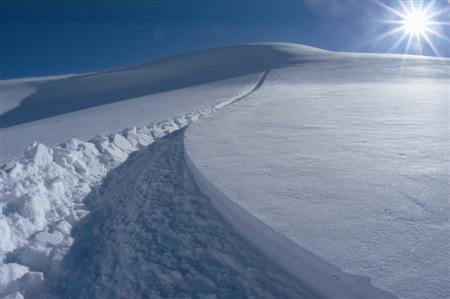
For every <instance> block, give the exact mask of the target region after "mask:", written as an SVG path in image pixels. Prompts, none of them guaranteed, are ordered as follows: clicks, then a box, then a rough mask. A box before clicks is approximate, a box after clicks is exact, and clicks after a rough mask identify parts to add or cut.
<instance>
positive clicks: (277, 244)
mask: <svg viewBox="0 0 450 299" xmlns="http://www.w3.org/2000/svg"><path fill="white" fill-rule="evenodd" d="M255 52H257V53H258V54H259V55H261V56H263V58H264V59H265V57H264V55H263V54H262V53H260V52H259V51H258V50H257V49H255ZM269 72H270V69H268V70H267V71H265V72H264V74H263V76H262V77H261V79H260V80H259V81H258V83H257V84H256V86H255V87H254V88H253V89H252V90H251V91H250V92H248V93H247V94H246V95H244V96H242V97H241V98H240V99H239V100H241V99H243V98H244V97H246V96H247V95H249V94H250V93H252V92H254V91H255V90H257V89H259V88H260V87H261V86H262V85H263V84H264V81H265V79H266V77H267V75H268V74H269ZM184 156H185V157H184V158H185V162H186V166H187V167H188V169H189V170H190V171H191V173H192V176H193V178H194V181H195V182H196V183H197V185H198V187H199V189H200V191H201V192H202V193H203V194H204V195H205V196H207V197H208V198H209V199H210V200H211V204H212V206H213V208H214V209H215V210H216V211H217V212H218V213H219V214H220V215H221V216H222V217H223V218H224V219H225V221H226V222H227V223H228V224H229V225H230V226H231V227H232V228H234V230H235V231H236V232H238V233H239V234H240V235H241V236H242V237H243V238H244V239H245V240H246V241H248V242H249V243H250V244H252V245H253V246H254V247H255V248H257V249H259V250H260V251H261V252H262V253H263V254H264V255H265V256H266V257H267V258H268V259H270V260H271V261H272V262H274V263H275V264H276V265H278V266H279V267H281V268H282V269H283V270H284V271H286V272H287V273H289V274H290V275H292V276H293V277H294V278H296V279H297V280H298V281H299V282H300V283H301V284H302V285H303V286H304V287H305V290H306V291H308V292H309V293H310V294H313V295H314V296H315V297H317V298H347V299H350V298H354V299H359V298H384V299H387V298H397V297H396V296H395V295H394V294H392V293H390V292H388V291H385V290H382V289H379V288H376V287H375V286H373V285H372V284H371V281H370V278H368V277H363V276H356V275H351V274H348V273H345V272H343V271H341V270H340V269H338V268H337V267H335V266H333V265H332V264H330V263H328V262H327V261H325V260H323V259H321V258H319V257H318V256H316V255H314V254H313V253H312V252H309V251H308V250H306V249H304V248H302V247H300V246H298V245H297V244H296V243H294V242H293V241H291V240H290V239H289V238H287V237H286V236H284V235H282V234H281V233H278V232H276V231H275V230H274V229H273V228H271V227H269V226H268V225H266V224H265V223H263V222H262V221H261V220H259V219H258V218H256V217H255V216H254V215H252V214H251V213H249V212H248V211H247V210H245V209H244V208H242V207H241V206H239V205H238V204H237V203H236V202H235V201H233V200H232V199H230V198H229V197H228V196H226V195H225V194H224V193H222V192H221V191H220V190H219V189H218V188H217V187H216V186H214V184H213V183H211V182H210V181H209V180H208V179H207V178H206V177H205V176H204V175H203V174H202V172H201V171H200V170H199V169H198V168H197V166H196V165H195V163H194V161H193V160H192V159H191V157H190V156H189V149H188V146H187V145H186V144H185V146H184Z"/></svg>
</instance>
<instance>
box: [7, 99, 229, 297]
mask: <svg viewBox="0 0 450 299" xmlns="http://www.w3.org/2000/svg"><path fill="white" fill-rule="evenodd" d="M235 100H236V99H234V100H229V101H226V102H222V103H220V104H217V105H215V106H213V107H209V108H205V109H203V110H200V111H196V112H193V113H189V114H186V115H183V116H181V117H177V118H174V119H170V120H166V121H162V122H157V123H153V124H151V125H149V126H145V127H140V128H136V127H134V128H130V129H125V130H123V131H122V132H120V133H114V134H109V135H104V136H97V137H95V138H93V139H91V140H88V141H81V140H77V139H71V140H70V141H68V142H66V143H63V144H61V145H58V146H54V147H48V146H46V145H44V144H41V143H34V144H32V145H30V146H29V147H28V148H27V150H26V152H25V153H24V155H23V157H22V158H21V159H20V160H18V161H11V162H9V163H7V164H5V165H3V167H2V168H1V170H0V207H1V211H2V213H1V215H0V234H1V242H0V258H1V264H0V277H1V280H0V296H2V297H8V298H22V297H23V296H25V297H29V296H30V295H32V296H33V297H40V296H44V295H45V293H46V290H45V283H44V278H45V276H46V275H47V274H48V273H55V271H57V270H58V266H59V264H60V262H61V260H62V258H63V257H64V255H65V254H66V253H67V252H68V250H69V248H70V247H71V245H72V243H73V239H72V238H71V236H70V231H71V228H72V226H73V225H74V224H75V223H77V222H78V221H79V220H80V219H82V218H83V217H84V216H86V214H87V213H88V211H87V209H86V207H85V205H84V203H83V199H84V198H85V197H86V195H87V194H88V193H89V192H90V191H91V190H92V188H93V187H94V186H96V185H98V184H99V183H100V182H101V180H102V178H104V177H105V176H106V174H107V173H108V171H110V170H111V169H113V168H115V167H117V166H119V165H120V164H121V163H122V162H124V161H125V160H126V159H127V158H128V156H129V154H130V153H132V152H134V151H137V150H139V149H142V148H144V147H146V146H147V145H149V144H151V143H152V142H154V140H155V139H158V138H161V137H163V136H165V135H167V134H169V133H171V132H174V131H176V130H179V129H180V128H183V127H185V126H187V125H188V124H190V123H191V122H193V121H195V120H197V119H198V118H199V117H202V116H204V115H206V114H209V113H211V112H213V111H215V110H217V109H219V108H221V107H223V106H225V105H227V104H230V103H231V102H233V101H235Z"/></svg>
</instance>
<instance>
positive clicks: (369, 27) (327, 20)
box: [0, 0, 450, 79]
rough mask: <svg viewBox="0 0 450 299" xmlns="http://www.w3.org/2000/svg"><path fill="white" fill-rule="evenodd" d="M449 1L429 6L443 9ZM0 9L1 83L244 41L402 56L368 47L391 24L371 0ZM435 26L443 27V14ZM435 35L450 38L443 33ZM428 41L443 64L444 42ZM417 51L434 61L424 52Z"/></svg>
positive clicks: (44, 0) (378, 44) (16, 4)
mask: <svg viewBox="0 0 450 299" xmlns="http://www.w3.org/2000/svg"><path fill="white" fill-rule="evenodd" d="M425 1H426V0H425ZM448 1H450V0H441V1H438V3H437V4H436V5H435V6H436V7H438V8H440V9H442V8H443V7H449V6H450V4H449V2H448ZM385 2H386V1H385ZM0 5H1V6H0V26H1V27H0V37H1V39H0V43H1V44H0V51H1V53H0V54H1V61H0V70H1V71H0V78H3V79H4V78H17V77H29V76H43V75H52V74H63V73H74V72H83V71H92V70H98V69H104V68H112V67H117V66H121V65H124V64H130V63H135V62H139V61H145V60H149V59H154V58H158V57H162V56H166V55H170V54H175V53H182V52H186V51H192V50H198V49H204V48H209V47H217V46H222V45H229V44H239V43H246V42H270V41H284V42H294V43H302V44H306V45H311V46H315V47H319V48H324V49H328V50H337V51H364V52H381V53H384V52H387V51H388V50H390V52H402V51H403V49H404V44H405V43H402V44H401V45H400V46H399V47H398V48H397V49H390V48H391V47H392V45H393V44H395V41H396V40H397V39H398V38H399V35H394V36H391V37H390V38H387V39H384V40H382V41H375V40H373V38H374V37H376V36H377V35H380V34H382V33H384V32H386V31H388V30H390V29H392V26H393V25H389V24H383V23H382V22H381V21H382V20H384V19H388V18H391V19H392V14H391V13H389V12H387V11H386V10H385V9H383V8H382V7H381V6H379V5H377V4H376V3H375V2H374V1H370V0H369V1H364V0H354V1H353V0H346V1H339V0H334V1H333V0H332V1H319V0H308V1H264V0H260V1H256V0H246V1H236V0H230V1H145V0H139V1H135V0H128V1H125V0H123V1H117V0H112V1H95V0H91V1H86V0H81V1H73V0H68V1H55V0H33V1H31V0H30V1H22V0H15V1H9V0H1V4H0ZM391 5H392V6H397V7H398V3H397V2H391ZM440 19H441V20H443V19H444V20H450V12H448V11H447V13H446V14H444V15H441V17H440ZM439 30H441V31H440V32H441V33H442V34H444V35H446V36H450V30H449V28H448V27H443V28H441V29H439ZM434 42H435V43H436V46H437V47H438V49H439V50H440V52H441V54H442V55H443V56H446V57H450V44H449V42H448V41H444V40H438V39H435V40H434ZM412 51H413V52H414V51H415V50H414V49H413V50H412ZM424 52H425V54H427V55H433V53H432V51H431V50H430V49H429V48H427V47H425V48H424Z"/></svg>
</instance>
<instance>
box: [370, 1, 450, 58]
mask: <svg viewBox="0 0 450 299" xmlns="http://www.w3.org/2000/svg"><path fill="white" fill-rule="evenodd" d="M449 1H450V0H449ZM377 3H378V4H379V5H381V6H382V7H383V8H385V9H386V11H388V12H389V13H390V14H391V15H393V16H394V19H390V20H385V21H383V23H387V24H391V25H395V27H394V28H393V29H392V30H390V31H388V32H386V33H384V34H382V35H380V36H378V37H376V38H375V40H376V41H379V40H382V39H385V38H387V37H390V36H392V35H395V34H399V38H398V40H397V42H395V43H394V45H393V46H392V47H391V49H389V52H390V51H392V50H394V49H395V48H397V47H399V46H400V45H401V44H404V43H405V42H406V47H405V50H404V53H410V50H411V48H412V46H413V45H415V46H416V47H415V48H418V49H419V54H422V44H426V45H428V46H429V47H430V48H431V50H432V51H433V52H434V54H435V55H436V56H442V55H441V54H440V53H439V51H438V49H437V47H436V46H435V45H434V43H433V41H432V39H431V37H432V36H433V37H438V38H440V39H443V40H446V41H449V42H450V40H449V38H448V37H446V36H444V35H443V34H442V33H440V32H439V29H437V28H436V27H442V26H449V25H450V23H449V22H443V21H439V20H438V18H439V16H441V15H443V14H445V13H448V12H449V7H448V6H447V7H445V8H443V9H441V10H437V11H436V10H435V7H434V4H435V3H436V1H435V0H432V1H428V2H427V3H425V1H423V0H421V1H407V2H406V1H402V0H399V1H398V3H399V5H398V7H393V6H390V5H388V4H386V3H385V2H383V1H377ZM425 4H426V5H425Z"/></svg>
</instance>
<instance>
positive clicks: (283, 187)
mask: <svg viewBox="0 0 450 299" xmlns="http://www.w3.org/2000/svg"><path fill="white" fill-rule="evenodd" d="M449 99H450V62H449V60H448V59H431V58H419V57H393V56H384V55H364V54H357V55H355V54H339V55H337V54H336V55H335V56H333V58H328V59H325V60H318V61H311V62H309V63H305V64H300V65H296V66H289V67H286V68H279V69H274V70H271V72H270V74H269V75H268V77H267V79H266V81H265V83H264V85H263V86H262V88H260V89H259V90H257V91H256V92H254V93H252V94H251V95H250V96H249V97H247V98H246V99H245V100H244V101H240V102H239V103H236V104H235V105H233V106H230V107H227V108H226V109H225V110H223V111H221V113H219V114H215V115H213V116H211V117H207V118H205V119H203V120H201V121H200V122H198V123H196V124H194V125H193V126H190V127H189V128H188V129H187V131H186V138H185V140H186V151H187V156H188V157H189V160H190V161H191V164H190V165H191V166H192V168H194V169H196V170H197V172H198V173H199V174H201V176H202V177H203V181H204V184H200V187H201V189H202V191H203V192H204V193H205V194H207V195H208V196H210V197H211V198H214V197H216V198H217V202H218V204H220V198H222V201H225V202H227V200H228V201H229V200H232V202H234V203H235V204H236V205H237V206H238V207H241V208H244V209H245V210H246V212H247V214H249V215H250V216H253V217H256V219H257V220H258V221H259V222H262V223H264V224H265V225H266V226H268V227H270V228H271V229H273V230H274V231H275V232H276V233H277V234H280V235H283V236H285V237H286V238H287V239H288V240H289V241H290V242H289V241H287V240H284V241H283V240H279V241H280V242H268V241H267V239H268V237H267V236H271V235H273V234H270V232H268V233H267V234H266V235H263V236H260V238H258V235H257V232H258V231H260V232H262V231H263V228H262V225H259V224H258V221H256V220H255V221H248V223H245V222H244V225H247V228H248V229H247V230H244V229H240V231H241V232H242V234H244V235H245V238H246V239H248V240H253V241H252V243H254V244H255V245H257V246H258V247H259V248H262V250H263V251H264V252H265V253H266V254H267V255H268V256H270V257H271V258H272V260H274V261H278V264H283V265H284V266H287V268H288V270H289V267H293V268H291V269H290V273H294V274H295V273H296V272H297V277H300V281H302V282H303V283H305V284H306V285H309V283H315V281H312V282H308V283H307V280H308V279H309V278H310V277H311V273H312V272H317V273H321V272H322V269H323V268H322V265H323V263H320V262H317V259H316V258H315V257H319V258H320V259H322V260H323V261H327V262H329V263H331V264H332V265H334V266H336V267H338V268H339V269H340V270H342V271H345V272H346V273H349V274H353V275H358V276H364V277H369V278H370V279H371V281H372V283H373V284H374V286H376V287H379V288H381V289H384V290H387V291H390V292H392V293H394V294H395V295H396V296H399V297H401V298H449V297H450V242H449V237H450V233H449V231H450V224H449V218H448V211H449V208H450V207H449V184H448V182H449V169H450V160H449V155H448V150H449V147H450V141H449V136H450V134H449V119H448V115H449V111H448V107H449V106H448V104H449ZM199 176H200V175H199ZM211 190H213V191H211ZM213 203H214V200H213ZM218 211H219V212H221V213H222V214H224V217H225V218H227V215H228V217H229V218H230V219H234V221H233V220H231V221H230V220H229V222H230V223H231V224H234V223H237V220H239V219H241V221H244V220H242V219H245V218H244V217H243V216H240V217H238V216H236V215H233V213H234V211H231V212H230V211H227V209H225V208H224V207H223V205H222V208H219V209H218ZM240 213H241V212H240ZM241 214H242V213H241ZM233 217H234V218H233ZM247 218H248V217H247ZM237 226H242V225H241V224H240V223H238V224H237ZM257 227H259V229H255V228H257ZM252 228H253V230H252ZM274 238H275V237H274ZM292 242H293V243H294V245H295V246H296V247H297V249H295V250H291V249H290V248H291V247H292V245H293V244H292ZM268 243H272V244H273V246H272V248H271V246H270V244H268ZM274 248H275V249H274ZM302 252H305V254H301V253H302ZM291 253H292V254H294V255H295V254H300V255H301V256H300V257H299V258H300V259H303V264H307V262H308V260H310V261H311V264H312V267H313V268H315V270H314V271H312V272H311V271H310V272H307V273H303V272H302V271H301V269H300V268H299V267H296V265H297V264H296V263H294V262H293V261H292V260H291V261H289V260H288V261H285V260H283V259H284V258H285V257H286V256H288V255H289V254H291ZM308 253H309V256H310V257H309V258H308ZM300 264H302V263H300ZM299 269H300V270H299ZM298 271H300V273H298ZM329 273H331V272H329ZM325 274H326V272H325ZM302 277H303V278H302ZM326 285H327V286H328V287H329V286H331V284H326ZM322 291H327V290H326V288H325V287H324V288H323V289H322ZM328 295H329V296H330V297H333V296H332V293H331V291H330V293H328ZM362 297H364V296H361V298H362Z"/></svg>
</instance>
